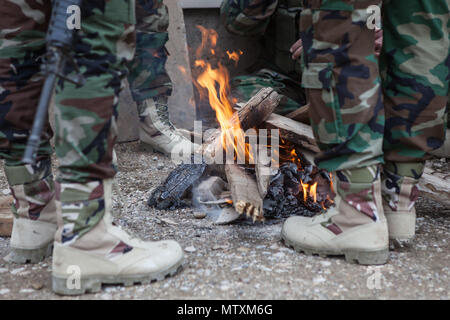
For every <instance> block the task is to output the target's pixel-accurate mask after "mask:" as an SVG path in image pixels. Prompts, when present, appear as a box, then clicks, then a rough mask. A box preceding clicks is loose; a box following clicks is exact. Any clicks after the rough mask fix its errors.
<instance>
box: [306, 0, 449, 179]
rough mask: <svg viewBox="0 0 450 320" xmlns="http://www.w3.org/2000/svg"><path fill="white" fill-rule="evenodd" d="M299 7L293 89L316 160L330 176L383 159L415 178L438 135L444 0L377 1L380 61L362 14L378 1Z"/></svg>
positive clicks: (444, 94) (444, 77) (445, 41)
mask: <svg viewBox="0 0 450 320" xmlns="http://www.w3.org/2000/svg"><path fill="white" fill-rule="evenodd" d="M303 2H304V10H303V11H302V14H301V18H300V32H301V37H302V41H303V46H304V55H303V61H302V66H303V78H302V84H303V86H304V87H305V88H306V95H307V100H308V101H309V102H310V104H311V112H310V117H311V121H312V127H313V131H314V135H315V137H316V139H317V141H318V144H319V147H320V149H321V150H322V152H321V153H320V154H319V155H318V157H317V159H316V162H317V164H318V165H319V166H320V167H322V168H325V169H328V170H330V171H334V170H345V169H355V168H364V167H369V166H372V165H377V164H382V163H386V165H385V168H389V169H388V170H392V172H393V173H396V174H400V175H405V176H410V177H414V178H418V177H420V175H421V173H422V168H423V161H424V160H425V159H426V157H427V152H429V151H431V150H434V149H436V148H439V147H440V146H441V145H442V143H443V141H444V136H445V131H444V130H445V129H444V113H445V108H446V104H447V100H448V92H449V79H450V78H449V67H450V58H449V52H450V51H449V49H450V39H449V28H450V8H449V2H448V1H447V0H436V1H426V0H395V1H384V2H383V20H382V25H383V31H384V43H383V49H382V54H381V58H380V62H379V63H378V61H377V59H376V57H375V55H374V37H375V32H374V30H373V29H370V28H368V26H367V20H368V19H369V17H370V15H371V14H372V13H371V12H368V11H367V8H368V7H369V6H370V5H379V4H380V1H377V0H359V1H356V0H328V1H325V0H304V1H303ZM379 66H380V67H379Z"/></svg>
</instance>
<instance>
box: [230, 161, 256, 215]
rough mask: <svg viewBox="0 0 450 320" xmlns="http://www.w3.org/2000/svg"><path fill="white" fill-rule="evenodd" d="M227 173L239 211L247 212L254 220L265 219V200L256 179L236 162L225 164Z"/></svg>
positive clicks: (235, 205)
mask: <svg viewBox="0 0 450 320" xmlns="http://www.w3.org/2000/svg"><path fill="white" fill-rule="evenodd" d="M225 173H226V175H227V179H228V184H229V186H230V188H231V198H232V199H233V206H234V208H235V210H236V211H237V213H239V214H244V213H245V214H246V215H247V216H248V217H252V219H253V221H262V220H264V214H263V201H262V198H261V196H260V194H259V191H258V186H257V185H256V181H255V180H254V179H253V178H252V177H251V176H250V175H249V174H248V173H246V172H245V170H243V169H241V168H240V167H239V166H238V165H236V164H227V165H225Z"/></svg>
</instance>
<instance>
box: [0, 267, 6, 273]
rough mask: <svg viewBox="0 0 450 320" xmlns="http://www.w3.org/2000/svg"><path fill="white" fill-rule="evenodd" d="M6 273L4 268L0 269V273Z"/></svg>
mask: <svg viewBox="0 0 450 320" xmlns="http://www.w3.org/2000/svg"><path fill="white" fill-rule="evenodd" d="M7 271H8V269H6V268H0V273H5V272H7Z"/></svg>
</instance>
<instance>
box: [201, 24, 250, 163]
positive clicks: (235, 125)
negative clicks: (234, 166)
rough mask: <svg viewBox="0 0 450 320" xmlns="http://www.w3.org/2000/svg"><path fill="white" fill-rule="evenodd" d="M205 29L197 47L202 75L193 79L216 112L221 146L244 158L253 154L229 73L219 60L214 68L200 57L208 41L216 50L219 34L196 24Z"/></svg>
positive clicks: (211, 51)
mask: <svg viewBox="0 0 450 320" xmlns="http://www.w3.org/2000/svg"><path fill="white" fill-rule="evenodd" d="M197 28H198V29H199V30H200V32H201V33H202V42H201V44H200V46H199V47H198V48H197V50H196V56H197V60H195V62H194V64H195V66H196V67H197V68H198V70H199V75H198V76H197V78H196V79H195V81H194V84H195V86H196V87H197V89H199V90H198V91H199V95H200V99H204V98H205V97H208V100H209V104H210V105H211V107H212V108H213V109H214V111H215V112H216V118H217V121H218V122H219V124H220V128H221V134H222V146H223V148H224V149H225V150H226V151H227V152H230V151H233V149H234V151H235V152H236V153H235V154H236V155H237V158H238V159H239V160H243V161H244V160H245V156H246V155H247V156H249V157H251V152H250V150H249V145H247V144H246V143H245V135H244V132H243V130H242V129H241V125H240V122H239V120H238V121H236V120H233V114H234V110H233V107H232V103H233V102H232V101H235V100H233V99H230V97H229V92H230V87H229V83H230V77H229V73H228V70H227V69H226V68H225V67H224V66H223V65H222V64H221V63H220V62H219V63H218V64H217V68H213V67H212V66H211V64H210V63H209V62H206V61H205V60H202V59H201V56H202V54H203V52H204V51H205V50H206V49H207V46H208V44H209V46H210V48H209V50H207V51H205V52H209V53H211V54H213V55H214V54H215V53H216V45H217V39H218V35H217V32H216V31H215V30H212V29H205V28H204V27H202V26H197Z"/></svg>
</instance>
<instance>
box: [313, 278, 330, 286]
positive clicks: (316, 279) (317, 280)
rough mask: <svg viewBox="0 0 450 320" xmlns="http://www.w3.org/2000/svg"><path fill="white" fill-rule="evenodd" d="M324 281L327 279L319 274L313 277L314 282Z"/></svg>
mask: <svg viewBox="0 0 450 320" xmlns="http://www.w3.org/2000/svg"><path fill="white" fill-rule="evenodd" d="M325 281H327V279H325V278H324V277H321V276H318V277H315V278H314V279H313V283H314V284H320V283H324V282H325Z"/></svg>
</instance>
